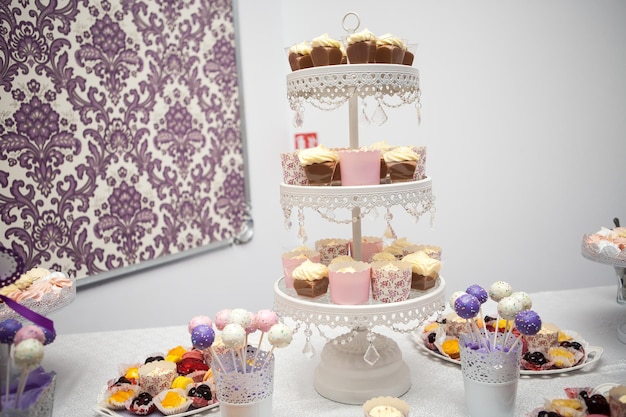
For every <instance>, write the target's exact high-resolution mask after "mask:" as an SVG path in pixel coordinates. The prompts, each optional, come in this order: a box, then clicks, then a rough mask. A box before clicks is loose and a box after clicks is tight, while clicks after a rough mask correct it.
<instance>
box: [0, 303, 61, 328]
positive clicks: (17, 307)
mask: <svg viewBox="0 0 626 417" xmlns="http://www.w3.org/2000/svg"><path fill="white" fill-rule="evenodd" d="M0 300H2V301H4V302H5V303H6V305H7V306H9V307H10V308H11V309H12V310H13V311H15V312H16V313H18V314H19V315H20V316H22V317H24V318H25V319H27V320H30V321H32V322H33V323H35V324H36V325H38V326H41V327H43V328H44V329H46V330H48V331H50V332H52V334H55V333H56V332H55V330H54V322H53V321H52V320H50V319H49V318H47V317H44V316H42V315H41V314H39V313H36V312H34V311H33V310H31V309H30V308H28V307H24V306H23V305H21V304H20V303H18V302H17V301H14V300H12V299H10V298H9V297H7V296H5V295H2V294H0Z"/></svg>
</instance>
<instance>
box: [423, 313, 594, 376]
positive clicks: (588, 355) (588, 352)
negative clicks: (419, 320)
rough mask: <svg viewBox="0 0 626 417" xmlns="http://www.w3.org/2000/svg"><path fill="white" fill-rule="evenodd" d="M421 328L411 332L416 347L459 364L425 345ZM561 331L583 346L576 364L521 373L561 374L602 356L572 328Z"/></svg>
mask: <svg viewBox="0 0 626 417" xmlns="http://www.w3.org/2000/svg"><path fill="white" fill-rule="evenodd" d="M427 324H428V323H427ZM423 328H424V326H421V327H420V328H418V329H417V330H416V331H415V332H413V334H412V337H413V341H414V342H415V344H416V345H417V347H418V348H419V349H421V350H423V351H425V352H426V353H428V354H429V355H432V356H434V357H437V358H439V359H442V360H444V361H446V362H450V363H454V364H456V365H459V366H461V360H460V359H452V358H451V357H449V356H447V355H445V354H443V353H440V352H439V351H434V350H431V349H429V348H428V347H426V345H425V344H424V340H423V338H422V334H423ZM561 331H562V332H564V333H566V334H567V335H569V336H570V337H571V338H572V339H573V340H574V341H576V342H578V343H580V344H581V345H582V346H583V348H584V349H585V356H584V357H583V359H582V360H581V361H580V362H579V363H578V364H576V365H574V366H572V367H569V368H556V367H553V368H551V369H545V370H540V371H534V370H529V369H521V370H520V374H521V375H550V374H561V373H564V372H572V371H577V370H579V369H582V368H585V367H586V366H589V365H591V364H593V363H595V362H597V361H598V360H600V358H601V357H602V353H604V349H603V348H601V347H600V346H590V345H589V343H587V341H586V340H585V339H583V338H582V337H581V336H580V335H579V334H578V333H576V332H575V331H572V330H561Z"/></svg>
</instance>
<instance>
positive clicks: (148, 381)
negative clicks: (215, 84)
mask: <svg viewBox="0 0 626 417" xmlns="http://www.w3.org/2000/svg"><path fill="white" fill-rule="evenodd" d="M177 375H178V374H177V372H176V364H175V363H174V362H169V361H155V362H150V363H147V364H145V365H142V366H141V367H140V368H139V385H141V388H142V389H143V390H144V391H146V392H148V393H149V394H150V395H152V396H153V397H155V396H156V395H157V394H159V393H160V392H161V391H163V390H166V389H168V388H169V387H170V386H171V384H172V381H173V380H174V378H176V376H177Z"/></svg>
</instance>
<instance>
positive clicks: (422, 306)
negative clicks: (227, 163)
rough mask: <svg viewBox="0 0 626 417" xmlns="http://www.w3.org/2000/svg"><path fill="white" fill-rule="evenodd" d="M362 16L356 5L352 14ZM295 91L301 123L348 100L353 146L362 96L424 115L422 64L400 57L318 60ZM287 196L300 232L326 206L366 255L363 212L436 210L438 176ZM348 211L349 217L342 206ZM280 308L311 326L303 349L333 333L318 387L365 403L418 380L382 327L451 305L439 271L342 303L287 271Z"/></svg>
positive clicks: (293, 191)
mask: <svg viewBox="0 0 626 417" xmlns="http://www.w3.org/2000/svg"><path fill="white" fill-rule="evenodd" d="M349 16H355V17H356V18H357V20H358V16H356V15H355V14H354V13H348V14H347V15H346V16H345V17H344V29H346V31H348V32H352V31H354V30H356V28H358V23H357V25H356V27H355V28H354V29H348V28H346V27H345V22H346V18H347V17H349ZM287 96H288V99H289V104H290V108H291V109H292V110H293V111H294V115H295V116H294V121H295V124H296V125H298V124H299V123H301V120H302V115H303V109H304V106H305V104H310V105H313V106H315V107H317V108H319V109H321V110H327V111H331V110H335V109H338V108H339V107H340V106H342V105H343V104H345V103H348V110H349V118H348V120H349V132H350V148H353V149H354V148H359V137H358V114H359V109H358V107H359V99H365V98H374V99H375V100H376V101H377V103H378V106H381V107H383V106H384V107H399V106H402V105H407V104H413V105H415V106H416V109H417V113H418V114H417V117H418V118H419V105H420V103H419V97H420V87H419V72H418V70H417V69H416V68H414V67H411V66H407V65H400V64H380V63H378V64H345V65H333V66H327V67H313V68H308V69H302V70H298V71H294V72H292V73H290V74H288V75H287ZM280 202H281V208H282V210H283V215H284V220H285V223H286V224H287V225H288V226H290V225H291V220H290V219H291V216H292V213H293V211H294V209H295V210H297V211H298V221H299V223H300V232H299V237H300V238H301V240H304V239H305V235H304V234H303V233H301V231H302V228H303V223H304V209H305V208H306V209H311V210H314V211H316V212H318V213H319V214H320V215H321V216H322V218H323V219H325V220H329V221H333V222H335V223H344V224H351V225H352V243H353V251H352V252H353V253H352V255H353V258H354V259H356V260H361V219H362V218H363V217H364V216H366V215H368V214H369V213H370V212H371V211H372V210H375V209H376V208H381V207H382V208H385V209H387V215H386V216H385V218H386V220H387V222H388V225H389V226H390V222H391V219H392V216H391V212H390V211H389V209H390V208H391V207H402V208H403V209H404V210H405V211H406V213H407V214H408V215H410V216H412V217H413V218H414V219H415V220H418V219H419V218H420V217H421V216H423V215H425V214H431V215H432V213H433V212H434V196H433V195H432V181H431V179H430V178H429V177H425V178H423V179H419V180H416V181H409V182H403V183H395V184H381V185H371V186H298V185H288V184H281V186H280ZM341 212H347V213H348V215H347V216H346V219H345V220H340V219H338V216H337V214H338V213H341ZM274 294H275V296H274V308H275V310H276V311H277V312H279V314H281V315H282V316H283V317H289V318H291V319H293V320H294V321H295V322H296V323H297V325H296V330H298V329H300V328H304V334H305V336H306V343H305V346H304V349H303V353H304V354H305V355H306V356H308V357H312V356H313V355H314V354H315V352H314V350H313V347H312V344H311V341H310V338H311V335H312V333H313V330H314V329H317V330H318V332H319V333H320V335H322V336H323V337H325V338H326V339H327V343H326V344H325V346H324V348H323V350H322V353H321V359H320V363H319V365H318V366H317V368H316V370H315V376H314V385H315V389H316V390H317V392H318V393H319V394H320V395H322V396H324V397H326V398H328V399H330V400H333V401H337V402H341V403H347V404H362V403H363V402H364V401H366V400H367V399H369V398H371V397H373V396H380V395H390V396H400V395H402V394H404V393H406V392H407V391H408V390H409V389H410V387H411V380H410V377H409V368H408V365H407V364H406V363H405V362H404V360H403V358H402V352H401V351H400V348H399V347H398V345H397V343H396V342H395V341H394V340H393V339H392V338H390V337H387V336H384V335H381V334H378V333H375V332H374V328H375V327H377V326H383V327H385V328H388V329H391V330H393V331H394V332H397V333H409V332H412V331H413V330H415V329H416V328H418V327H419V326H420V325H421V324H422V323H423V322H424V321H425V320H426V319H427V318H429V317H431V316H432V315H433V314H435V313H437V312H439V311H442V310H443V308H444V305H445V281H444V279H443V278H442V277H440V278H439V280H438V281H437V284H436V285H435V287H433V288H431V289H429V290H426V291H418V290H411V295H410V297H409V299H408V300H406V301H402V302H395V303H387V304H385V303H381V302H378V301H375V300H370V302H369V303H368V304H365V305H336V304H333V303H332V302H331V301H330V297H329V296H328V295H325V296H320V297H318V298H313V299H305V298H303V297H299V296H298V295H297V294H296V292H295V291H294V290H293V289H289V288H286V286H285V283H284V278H280V279H279V280H278V281H276V283H275V285H274ZM324 327H328V328H331V329H349V330H348V332H347V333H345V334H342V335H340V336H338V337H335V338H329V337H327V336H326V335H325V333H324V331H323V330H322V329H323V328H324Z"/></svg>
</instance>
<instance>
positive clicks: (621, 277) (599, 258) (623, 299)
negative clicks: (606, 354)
mask: <svg viewBox="0 0 626 417" xmlns="http://www.w3.org/2000/svg"><path fill="white" fill-rule="evenodd" d="M582 254H583V256H584V257H585V258H587V259H589V260H592V261H594V262H599V263H603V264H608V265H612V266H613V267H614V268H615V273H616V275H617V300H616V301H617V303H618V304H621V305H623V306H626V259H624V258H621V257H619V256H618V257H613V256H607V255H604V254H602V253H597V252H594V251H593V250H592V249H591V248H590V247H589V245H587V235H585V236H583V241H582ZM617 338H618V339H619V341H620V342H622V343H626V321H624V322H622V323H621V324H619V325H618V326H617Z"/></svg>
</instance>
